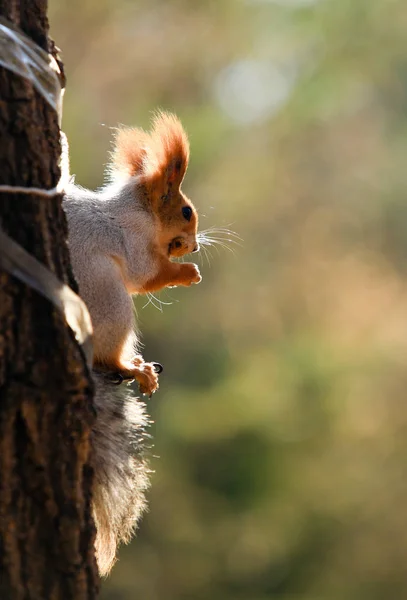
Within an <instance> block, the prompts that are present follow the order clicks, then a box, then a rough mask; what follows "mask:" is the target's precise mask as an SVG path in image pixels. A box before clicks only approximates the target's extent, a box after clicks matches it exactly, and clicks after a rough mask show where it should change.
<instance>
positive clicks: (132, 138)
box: [111, 112, 199, 256]
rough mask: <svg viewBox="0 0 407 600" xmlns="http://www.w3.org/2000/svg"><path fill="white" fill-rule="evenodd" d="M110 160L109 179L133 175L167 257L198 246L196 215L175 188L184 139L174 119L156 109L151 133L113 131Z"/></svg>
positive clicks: (183, 163)
mask: <svg viewBox="0 0 407 600" xmlns="http://www.w3.org/2000/svg"><path fill="white" fill-rule="evenodd" d="M112 158H113V162H112V166H111V174H112V176H113V178H114V179H116V180H117V179H121V180H125V181H127V180H129V178H134V185H135V186H136V188H137V189H136V190H135V193H136V194H137V197H138V199H139V202H140V201H141V202H142V204H143V205H144V206H145V208H146V209H147V210H149V211H151V212H152V213H153V214H154V216H155V219H156V223H157V243H158V245H159V246H160V248H162V249H163V250H164V251H165V252H167V253H168V254H169V255H170V256H184V254H189V253H190V252H196V251H197V250H199V245H198V241H197V230H198V215H197V212H196V210H195V207H194V205H193V204H192V202H191V201H190V200H189V199H188V198H187V197H186V196H185V194H184V193H183V192H182V191H181V183H182V180H183V179H184V175H185V172H186V170H187V166H188V159H189V143H188V138H187V135H186V133H185V130H184V128H183V127H182V125H181V123H180V121H179V120H178V118H177V117H176V116H175V115H172V114H169V113H164V112H160V113H157V114H156V115H155V117H154V120H153V126H152V129H151V132H146V131H144V130H142V129H128V128H123V129H118V130H117V134H116V138H115V145H114V150H113V153H112Z"/></svg>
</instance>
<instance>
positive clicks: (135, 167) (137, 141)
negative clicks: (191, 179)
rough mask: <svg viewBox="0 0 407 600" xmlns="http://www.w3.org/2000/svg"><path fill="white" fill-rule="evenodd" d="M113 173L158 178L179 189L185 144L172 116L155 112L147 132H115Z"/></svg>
mask: <svg viewBox="0 0 407 600" xmlns="http://www.w3.org/2000/svg"><path fill="white" fill-rule="evenodd" d="M112 158H113V165H112V171H113V173H118V174H125V175H130V176H132V175H140V176H142V177H143V176H144V178H145V179H149V180H153V179H155V178H157V177H159V178H161V177H162V176H163V175H164V174H165V176H166V178H167V181H169V182H170V183H174V184H175V185H176V186H178V187H179V186H180V185H181V182H182V180H183V178H184V175H185V171H186V169H187V166H188V160H189V142H188V138H187V135H186V133H185V131H184V128H183V127H182V125H181V123H180V121H179V120H178V118H177V117H176V116H175V115H172V114H169V113H165V112H159V113H157V114H156V115H155V117H154V119H153V127H152V130H151V132H150V133H147V132H146V131H144V130H143V129H140V128H126V129H119V130H118V131H117V134H116V139H115V149H114V151H113V154H112Z"/></svg>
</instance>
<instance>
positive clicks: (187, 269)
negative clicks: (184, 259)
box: [180, 263, 202, 286]
mask: <svg viewBox="0 0 407 600" xmlns="http://www.w3.org/2000/svg"><path fill="white" fill-rule="evenodd" d="M200 281H202V277H201V274H200V272H199V269H198V267H197V265H194V264H193V263H184V264H182V271H181V281H180V284H181V285H186V286H189V285H192V284H193V283H199V282H200Z"/></svg>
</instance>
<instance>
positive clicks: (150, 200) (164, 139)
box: [63, 112, 201, 575]
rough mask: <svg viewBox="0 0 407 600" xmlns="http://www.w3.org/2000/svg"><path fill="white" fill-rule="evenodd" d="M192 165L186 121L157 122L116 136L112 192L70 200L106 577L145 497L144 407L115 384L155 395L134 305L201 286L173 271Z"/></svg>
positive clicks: (188, 218) (191, 244) (190, 272)
mask: <svg viewBox="0 0 407 600" xmlns="http://www.w3.org/2000/svg"><path fill="white" fill-rule="evenodd" d="M188 160H189V143H188V138H187V135H186V133H185V131H184V129H183V127H182V125H181V123H180V121H179V120H178V119H177V117H176V116H174V115H173V114H169V113H164V112H160V113H157V114H156V115H155V117H154V119H153V123H152V129H151V131H150V132H146V131H144V130H142V129H138V128H123V127H121V128H118V129H117V131H116V135H115V140H114V147H113V152H112V161H111V163H110V165H109V166H108V175H109V179H110V182H109V183H108V184H107V185H105V186H104V187H102V188H101V189H100V190H98V191H90V190H87V189H85V188H82V187H80V186H78V185H76V184H75V183H73V182H72V183H69V185H68V186H67V189H66V195H65V198H64V203H63V204H64V209H65V212H66V215H67V220H68V243H69V247H70V254H71V261H72V267H73V271H74V275H75V277H76V279H77V281H78V285H79V293H80V295H81V297H82V298H83V300H84V301H85V303H86V304H87V307H88V309H89V313H90V316H91V320H92V324H93V329H94V364H93V378H94V381H95V389H96V396H95V407H96V411H97V419H96V425H95V428H94V431H93V432H92V442H93V455H94V469H95V486H94V494H93V512H94V517H95V523H96V529H97V534H96V542H95V546H96V557H97V561H98V566H99V571H100V573H101V574H102V575H106V574H107V573H108V572H109V571H110V569H111V567H112V565H113V563H114V560H115V555H116V548H117V545H118V543H119V542H120V541H128V540H129V539H130V537H131V535H132V533H133V531H134V529H135V526H136V524H137V520H138V519H139V517H140V515H141V513H142V511H143V510H144V508H145V497H144V492H145V490H146V489H147V487H148V464H147V461H146V459H145V456H144V450H143V448H144V444H143V439H145V437H146V435H147V434H146V431H145V429H146V426H147V425H148V418H147V415H146V412H145V407H144V405H143V403H142V402H140V400H138V399H136V398H135V397H134V396H132V394H130V393H129V392H128V391H127V392H124V393H123V392H122V390H120V389H119V387H118V386H114V385H112V383H111V382H109V377H110V376H112V375H113V377H119V381H121V380H122V379H136V380H137V382H138V384H139V388H140V392H141V393H145V394H148V395H151V394H152V393H153V392H154V391H155V390H156V389H157V388H158V373H157V363H148V362H145V361H144V359H143V357H142V356H141V354H140V349H139V334H138V333H137V331H136V327H135V318H134V309H133V302H132V298H131V297H132V295H134V294H145V293H147V292H153V291H156V290H160V289H162V288H164V287H167V286H178V285H183V286H190V285H191V284H196V283H199V282H200V281H201V275H200V273H199V269H198V267H197V266H196V265H195V264H193V263H181V262H173V261H172V259H173V258H176V257H182V256H184V255H185V254H189V253H192V252H196V251H198V250H199V244H198V237H197V235H198V234H197V229H198V215H197V211H196V209H195V207H194V206H193V204H192V202H191V201H190V200H189V199H188V198H187V197H186V196H185V195H184V193H183V192H182V191H181V183H182V181H183V178H184V175H185V172H186V169H187V166H188Z"/></svg>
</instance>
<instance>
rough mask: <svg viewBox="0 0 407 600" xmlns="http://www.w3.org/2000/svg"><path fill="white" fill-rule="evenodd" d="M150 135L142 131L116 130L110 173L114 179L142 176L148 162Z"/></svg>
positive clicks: (133, 129)
mask: <svg viewBox="0 0 407 600" xmlns="http://www.w3.org/2000/svg"><path fill="white" fill-rule="evenodd" d="M149 139H150V137H149V135H148V134H147V133H146V132H145V131H143V130H142V129H137V128H130V127H125V128H124V127H123V128H118V129H117V130H116V134H115V137H114V142H113V151H112V153H111V157H112V162H111V165H110V173H111V175H112V177H113V178H114V179H117V178H127V177H132V176H134V175H142V174H143V173H144V172H145V166H146V163H147V162H148V160H147V154H148V145H149Z"/></svg>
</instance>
